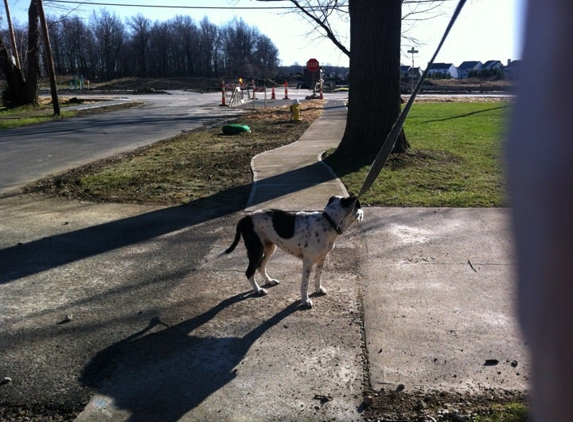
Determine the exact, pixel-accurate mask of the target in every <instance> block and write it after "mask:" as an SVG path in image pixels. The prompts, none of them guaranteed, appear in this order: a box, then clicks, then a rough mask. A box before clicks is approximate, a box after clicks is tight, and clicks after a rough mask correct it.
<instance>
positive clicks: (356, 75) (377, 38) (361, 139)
mask: <svg viewBox="0 0 573 422" xmlns="http://www.w3.org/2000/svg"><path fill="white" fill-rule="evenodd" d="M349 14H350V90H349V95H348V100H349V104H348V117H347V122H346V130H345V132H344V136H343V138H342V141H341V143H340V145H339V147H338V149H337V151H336V154H337V155H340V156H360V157H362V158H363V159H364V160H370V162H371V159H373V158H374V157H375V155H376V153H377V152H378V150H379V149H380V147H381V145H382V144H383V143H384V141H385V139H386V136H387V135H388V133H389V132H390V130H391V129H392V125H393V124H394V122H395V121H396V119H397V118H398V115H399V114H400V102H401V101H400V36H401V16H402V0H386V1H384V2H381V1H380V0H350V2H349ZM401 138H402V139H401V140H400V139H399V142H398V147H399V148H400V147H401V148H402V149H404V150H405V148H407V144H406V139H405V136H404V134H403V133H402V135H401Z"/></svg>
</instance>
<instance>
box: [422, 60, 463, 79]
mask: <svg viewBox="0 0 573 422" xmlns="http://www.w3.org/2000/svg"><path fill="white" fill-rule="evenodd" d="M428 76H429V77H430V78H457V77H458V68H457V67H455V66H454V65H453V64H452V63H434V64H433V65H432V66H431V67H430V69H429V70H428Z"/></svg>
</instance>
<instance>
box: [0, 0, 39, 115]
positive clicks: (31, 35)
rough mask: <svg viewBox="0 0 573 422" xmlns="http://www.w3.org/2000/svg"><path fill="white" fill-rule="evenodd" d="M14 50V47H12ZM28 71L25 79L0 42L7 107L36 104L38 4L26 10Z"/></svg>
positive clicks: (33, 1)
mask: <svg viewBox="0 0 573 422" xmlns="http://www.w3.org/2000/svg"><path fill="white" fill-rule="evenodd" d="M12 47H13V48H16V47H15V46H12ZM27 64H28V71H27V75H26V77H25V76H24V72H23V69H21V68H19V67H18V66H16V63H15V62H14V60H12V55H11V54H10V53H9V51H8V49H7V48H6V45H5V44H4V42H3V41H2V40H0V68H1V69H2V71H3V72H4V75H5V76H6V85H7V88H6V90H5V91H4V92H3V93H2V100H3V102H4V105H5V106H7V107H18V106H22V105H29V104H38V87H39V82H40V28H39V26H38V4H37V2H36V0H32V1H31V2H30V8H29V9H28V53H27Z"/></svg>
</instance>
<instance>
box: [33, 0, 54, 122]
mask: <svg viewBox="0 0 573 422" xmlns="http://www.w3.org/2000/svg"><path fill="white" fill-rule="evenodd" d="M36 1H37V2H38V3H37V5H38V15H40V25H41V26H42V33H43V34H44V43H45V46H46V58H47V60H48V74H49V76H50V91H51V93H52V105H53V107H54V114H55V115H56V116H59V115H60V103H59V102H58V87H57V86H56V68H55V67H54V57H53V56H52V45H51V44H50V35H49V34H48V24H47V23H46V15H45V14H44V4H43V3H42V0H36Z"/></svg>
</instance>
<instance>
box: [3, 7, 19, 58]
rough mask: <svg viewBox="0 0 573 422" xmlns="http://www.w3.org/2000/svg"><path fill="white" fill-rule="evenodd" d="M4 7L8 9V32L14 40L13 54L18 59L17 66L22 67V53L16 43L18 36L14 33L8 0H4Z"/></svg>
mask: <svg viewBox="0 0 573 422" xmlns="http://www.w3.org/2000/svg"><path fill="white" fill-rule="evenodd" d="M4 7H5V9H6V20H7V21H8V32H10V40H11V41H12V54H13V55H14V60H16V67H17V68H18V69H22V66H21V65H20V54H18V46H17V45H16V36H15V35H14V27H13V26H12V18H11V17H10V7H9V6H8V0H4Z"/></svg>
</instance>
